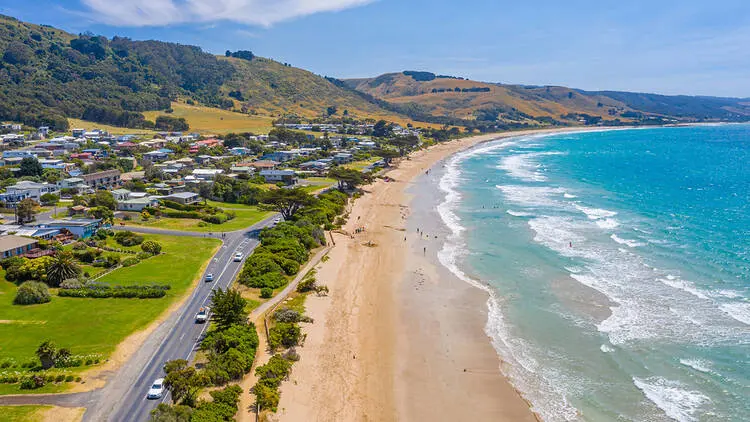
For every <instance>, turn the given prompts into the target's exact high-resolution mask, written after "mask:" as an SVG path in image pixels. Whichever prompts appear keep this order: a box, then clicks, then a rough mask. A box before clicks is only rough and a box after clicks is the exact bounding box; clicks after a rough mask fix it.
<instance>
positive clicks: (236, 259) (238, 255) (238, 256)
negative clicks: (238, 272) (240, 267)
mask: <svg viewBox="0 0 750 422" xmlns="http://www.w3.org/2000/svg"><path fill="white" fill-rule="evenodd" d="M240 261H242V253H240V252H237V253H236V254H234V262H240Z"/></svg>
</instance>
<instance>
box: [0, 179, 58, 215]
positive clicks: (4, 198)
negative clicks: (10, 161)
mask: <svg viewBox="0 0 750 422" xmlns="http://www.w3.org/2000/svg"><path fill="white" fill-rule="evenodd" d="M58 192H59V190H58V189H57V186H56V185H53V184H50V183H36V182H30V181H28V180H24V181H20V182H18V183H16V184H15V185H11V186H8V187H7V188H5V193H1V194H0V202H4V203H5V206H6V207H7V208H15V206H16V205H17V204H18V203H19V202H21V201H22V200H24V199H26V198H31V199H33V200H34V201H36V202H40V201H41V197H42V195H44V194H47V193H58Z"/></svg>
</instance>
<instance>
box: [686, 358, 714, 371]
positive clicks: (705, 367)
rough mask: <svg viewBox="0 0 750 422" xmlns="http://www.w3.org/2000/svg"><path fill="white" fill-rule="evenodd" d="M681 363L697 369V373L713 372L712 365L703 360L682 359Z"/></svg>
mask: <svg viewBox="0 0 750 422" xmlns="http://www.w3.org/2000/svg"><path fill="white" fill-rule="evenodd" d="M680 363H681V364H683V365H685V366H688V367H690V368H693V369H695V370H696V371H700V372H705V373H709V372H711V363H710V362H708V361H707V360H703V359H680Z"/></svg>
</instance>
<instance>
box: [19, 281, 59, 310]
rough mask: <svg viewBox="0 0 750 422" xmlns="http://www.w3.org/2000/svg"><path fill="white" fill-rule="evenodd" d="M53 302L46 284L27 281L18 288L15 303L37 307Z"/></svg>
mask: <svg viewBox="0 0 750 422" xmlns="http://www.w3.org/2000/svg"><path fill="white" fill-rule="evenodd" d="M51 300H52V297H51V296H50V294H49V288H48V287H47V285H46V284H44V283H40V282H38V281H26V282H24V283H23V284H21V286H20V287H18V291H17V292H16V297H15V299H13V303H14V304H16V305H35V304H38V303H47V302H49V301H51Z"/></svg>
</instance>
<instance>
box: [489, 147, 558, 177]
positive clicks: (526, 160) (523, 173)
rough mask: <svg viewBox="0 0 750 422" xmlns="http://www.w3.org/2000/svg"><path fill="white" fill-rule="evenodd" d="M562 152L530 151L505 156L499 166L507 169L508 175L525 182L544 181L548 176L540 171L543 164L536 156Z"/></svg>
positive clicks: (501, 168)
mask: <svg viewBox="0 0 750 422" xmlns="http://www.w3.org/2000/svg"><path fill="white" fill-rule="evenodd" d="M561 154H563V153H561V152H554V151H546V152H530V153H526V154H516V155H509V156H507V157H503V159H502V160H501V161H500V165H499V166H498V168H499V169H500V170H505V171H506V172H507V173H508V175H510V176H511V177H515V178H516V179H519V180H523V181H525V182H544V181H546V180H547V177H546V176H545V175H544V174H543V173H542V172H541V171H540V169H541V165H540V164H539V163H538V162H536V161H534V159H535V158H537V157H541V156H545V155H561Z"/></svg>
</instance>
